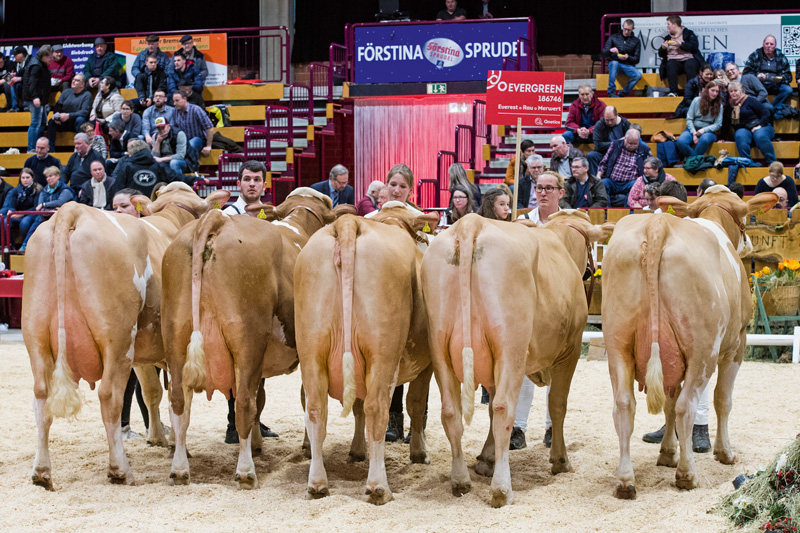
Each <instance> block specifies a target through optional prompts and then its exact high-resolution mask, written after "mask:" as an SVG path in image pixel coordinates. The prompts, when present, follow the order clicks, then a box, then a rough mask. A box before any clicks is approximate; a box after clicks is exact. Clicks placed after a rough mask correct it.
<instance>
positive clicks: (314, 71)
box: [308, 62, 333, 102]
mask: <svg viewBox="0 0 800 533" xmlns="http://www.w3.org/2000/svg"><path fill="white" fill-rule="evenodd" d="M330 71H331V67H330V66H329V65H326V64H324V63H318V62H313V63H311V64H310V65H309V67H308V76H309V80H310V84H311V93H312V94H313V95H314V98H324V99H326V100H327V101H328V102H332V101H333V86H332V84H330V83H329V80H330V76H331V73H330Z"/></svg>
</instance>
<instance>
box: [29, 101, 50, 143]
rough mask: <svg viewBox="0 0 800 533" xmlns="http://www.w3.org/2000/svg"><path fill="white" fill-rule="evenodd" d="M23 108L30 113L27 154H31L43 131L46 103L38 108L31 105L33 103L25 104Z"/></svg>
mask: <svg viewBox="0 0 800 533" xmlns="http://www.w3.org/2000/svg"><path fill="white" fill-rule="evenodd" d="M25 107H27V108H28V111H30V112H31V125H30V126H29V127H28V152H29V153H33V151H34V150H35V149H36V141H37V140H38V139H39V137H41V136H42V132H43V131H44V120H45V118H46V117H47V115H46V114H45V108H46V102H42V105H40V106H39V107H36V106H35V105H33V102H25Z"/></svg>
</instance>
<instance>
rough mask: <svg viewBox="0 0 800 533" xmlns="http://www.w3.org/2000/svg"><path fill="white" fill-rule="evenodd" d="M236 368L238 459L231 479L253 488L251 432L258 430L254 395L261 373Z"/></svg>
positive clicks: (239, 484) (253, 470)
mask: <svg viewBox="0 0 800 533" xmlns="http://www.w3.org/2000/svg"><path fill="white" fill-rule="evenodd" d="M259 362H260V361H259ZM237 370H238V372H237V375H238V379H237V382H238V383H237V384H236V431H237V433H239V459H238V461H237V463H236V474H235V475H234V477H233V479H234V481H236V483H237V484H238V486H239V488H240V489H254V488H256V487H258V478H257V476H256V465H255V463H254V462H253V448H252V440H253V435H252V432H253V428H255V429H256V430H259V431H260V428H259V427H258V425H257V424H256V423H255V419H256V418H255V417H256V396H257V395H258V388H259V386H260V383H259V382H258V380H260V379H261V375H260V373H253V372H252V371H251V370H252V369H247V368H238V369H237ZM259 436H260V432H259Z"/></svg>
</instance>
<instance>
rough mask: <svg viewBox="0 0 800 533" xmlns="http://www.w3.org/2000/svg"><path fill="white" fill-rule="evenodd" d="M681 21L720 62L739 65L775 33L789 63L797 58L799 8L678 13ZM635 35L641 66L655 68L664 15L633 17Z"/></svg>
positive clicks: (713, 59) (706, 53)
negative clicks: (793, 10) (754, 12)
mask: <svg viewBox="0 0 800 533" xmlns="http://www.w3.org/2000/svg"><path fill="white" fill-rule="evenodd" d="M681 19H682V25H683V27H685V28H688V29H690V30H692V31H693V32H694V33H695V34H696V35H697V40H698V41H699V44H700V51H701V52H702V54H703V57H705V58H706V59H707V60H708V61H710V62H711V63H712V65H714V67H717V66H719V65H720V64H721V63H723V62H730V61H733V62H735V63H736V64H737V65H739V66H742V65H744V62H745V61H746V60H747V57H748V56H749V55H750V54H751V53H753V51H754V50H755V49H757V48H761V45H762V42H763V41H764V37H766V36H767V35H774V36H775V39H776V41H777V43H778V48H780V49H781V50H782V51H783V53H784V55H786V57H787V58H788V59H789V63H790V64H791V66H792V67H794V62H795V60H796V59H798V58H800V12H799V13H797V14H780V13H778V14H772V15H702V16H685V17H681ZM633 22H634V24H635V28H636V29H635V33H636V36H637V37H639V39H640V40H641V41H642V56H641V59H640V60H639V64H638V65H636V66H637V67H638V68H640V69H644V68H656V67H658V65H659V64H660V63H661V59H660V58H659V57H658V49H659V48H660V47H661V43H662V42H663V37H664V36H665V35H667V21H666V17H663V16H658V17H641V18H634V19H633Z"/></svg>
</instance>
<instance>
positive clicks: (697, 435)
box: [692, 424, 711, 453]
mask: <svg viewBox="0 0 800 533" xmlns="http://www.w3.org/2000/svg"><path fill="white" fill-rule="evenodd" d="M692 451H693V452H694V453H708V452H710V451H711V440H710V439H709V438H708V424H706V425H703V426H698V425H697V424H695V425H694V427H693V428H692Z"/></svg>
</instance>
